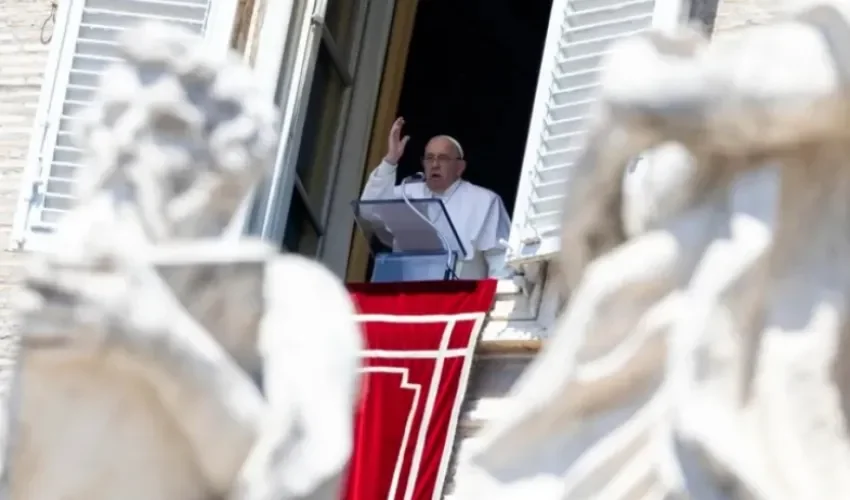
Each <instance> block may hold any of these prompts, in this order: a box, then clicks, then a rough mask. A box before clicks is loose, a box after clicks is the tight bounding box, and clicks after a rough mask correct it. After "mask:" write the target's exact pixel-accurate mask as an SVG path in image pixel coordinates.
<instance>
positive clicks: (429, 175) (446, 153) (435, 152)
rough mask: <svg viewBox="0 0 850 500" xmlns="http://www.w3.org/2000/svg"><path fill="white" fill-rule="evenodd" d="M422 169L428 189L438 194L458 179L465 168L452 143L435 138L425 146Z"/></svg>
mask: <svg viewBox="0 0 850 500" xmlns="http://www.w3.org/2000/svg"><path fill="white" fill-rule="evenodd" d="M422 168H423V170H424V171H425V183H426V184H427V185H428V189H430V190H431V191H432V192H434V193H438V194H439V193H443V192H444V191H445V190H446V189H448V188H449V187H450V186H451V185H452V184H454V182H455V181H456V180H458V179H459V178H460V176H461V174H462V173H463V170H464V169H465V168H466V161H464V160H463V158H460V154H459V151H458V150H457V148H456V147H455V145H454V144H453V143H452V141H450V140H449V139H446V138H445V137H435V138H433V139H431V140H430V141H428V145H427V146H425V154H424V155H423V156H422Z"/></svg>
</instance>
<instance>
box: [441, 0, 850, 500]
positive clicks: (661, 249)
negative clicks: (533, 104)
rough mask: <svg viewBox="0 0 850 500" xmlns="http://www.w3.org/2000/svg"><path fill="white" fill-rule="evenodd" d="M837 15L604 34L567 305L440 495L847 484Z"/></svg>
mask: <svg viewBox="0 0 850 500" xmlns="http://www.w3.org/2000/svg"><path fill="white" fill-rule="evenodd" d="M849 20H850V3H848V2H846V1H839V0H834V1H830V2H827V1H824V2H820V3H819V4H818V5H816V6H814V7H812V8H810V9H806V10H804V11H801V12H800V13H799V14H798V16H797V17H796V18H794V19H789V20H787V21H784V22H778V23H775V24H773V25H769V26H764V27H758V28H750V29H749V30H748V31H746V32H742V34H741V36H739V37H737V38H736V39H735V40H734V41H733V42H727V41H725V40H719V41H717V42H715V43H712V44H708V43H707V41H706V40H704V39H702V38H701V36H700V35H699V34H698V33H695V32H692V31H690V30H687V29H685V28H682V29H680V30H678V31H676V32H673V33H658V32H653V33H648V34H645V35H642V36H638V37H634V38H632V39H629V40H627V41H624V42H621V43H618V44H617V45H616V46H615V47H613V48H612V50H611V53H610V56H609V57H608V58H607V61H606V65H605V69H604V71H603V73H602V76H601V83H602V86H601V93H600V95H599V105H598V107H597V109H596V111H595V114H594V117H593V120H592V129H591V133H590V134H589V139H588V143H587V145H586V148H585V152H584V155H583V157H582V158H581V159H580V161H579V162H578V164H577V176H578V181H577V182H576V183H575V184H574V185H572V186H571V189H572V190H573V192H572V193H571V196H569V197H568V199H570V200H573V201H574V203H573V205H572V206H570V207H568V208H567V209H566V211H565V219H564V237H563V240H562V241H564V242H565V243H567V244H565V246H564V249H563V256H562V258H561V265H562V267H563V269H564V270H565V273H566V279H565V281H566V283H565V284H566V288H568V289H569V290H570V291H571V299H570V303H569V305H568V307H567V310H566V311H565V313H564V314H563V316H562V317H561V318H560V321H559V324H558V326H557V328H556V333H555V335H554V337H553V339H552V340H551V342H550V343H549V344H548V345H547V346H546V349H545V351H544V352H543V353H542V354H541V355H540V356H539V357H538V358H537V359H536V360H535V361H534V363H533V365H532V366H531V367H530V368H529V370H528V371H527V372H526V373H524V374H523V377H522V378H521V379H520V380H519V381H518V383H517V384H516V386H515V387H514V389H513V391H512V395H511V399H510V405H511V406H510V408H511V410H510V411H507V412H506V413H505V414H504V415H503V416H502V417H501V418H499V419H498V420H497V421H495V422H493V423H492V424H490V425H488V426H487V427H486V428H485V429H484V430H483V431H482V435H481V437H480V439H479V440H477V441H476V444H475V445H474V447H472V449H471V450H470V452H469V454H468V455H466V456H465V457H464V459H463V460H462V462H461V464H460V466H459V470H458V488H457V493H456V495H457V497H458V498H462V499H464V500H471V499H474V498H488V499H502V498H504V499H508V498H510V499H514V498H535V499H541V500H547V499H551V500H555V499H558V500H563V499H570V500H575V499H585V498H599V499H606V500H609V499H610V500H615V499H622V500H626V499H628V500H632V499H650V498H658V499H661V498H693V499H765V500H766V499H770V500H781V499H788V500H791V499H801V498H835V499H839V498H848V497H850V475H848V474H847V473H846V471H847V470H850V439H848V437H850V436H848V429H847V425H848V424H847V418H848V412H850V403H848V401H850V367H848V366H850V365H848V360H847V353H848V352H850V350H849V349H850V348H848V347H847V346H848V345H850V342H848V338H847V332H848V330H850V328H848V325H850V311H849V310H848V304H850V271H848V269H850V268H849V267H848V262H850V169H848V168H847V167H846V164H847V162H848V160H850V127H848V126H847V125H848V123H850V119H848V117H850V101H849V100H848V98H847V92H846V89H847V87H848V85H850V79H848V75H850V71H848V68H850V55H848V53H847V52H846V43H843V41H844V40H846V37H847V35H848V34H850V29H848V26H850V24H848V23H849V22H850V21H849ZM647 150H651V151H650V152H649V153H648V154H647V156H648V162H649V164H648V166H647V167H646V168H649V169H652V170H653V172H652V173H651V175H650V178H649V180H648V182H647V184H646V185H645V186H643V187H642V188H639V189H637V190H636V191H634V192H629V191H628V190H626V191H625V192H624V191H623V182H622V178H623V173H624V171H625V170H626V167H627V165H628V164H629V159H630V158H632V157H634V156H636V155H638V154H640V153H644V152H646V151H647ZM624 206H625V210H626V212H627V213H626V214H625V215H624V214H623V213H622V210H623V208H624ZM639 209H640V210H639Z"/></svg>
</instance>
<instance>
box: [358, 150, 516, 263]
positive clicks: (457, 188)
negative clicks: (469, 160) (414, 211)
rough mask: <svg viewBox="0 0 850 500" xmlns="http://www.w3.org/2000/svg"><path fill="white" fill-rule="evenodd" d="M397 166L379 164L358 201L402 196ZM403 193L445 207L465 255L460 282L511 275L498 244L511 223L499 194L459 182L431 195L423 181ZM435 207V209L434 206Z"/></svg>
mask: <svg viewBox="0 0 850 500" xmlns="http://www.w3.org/2000/svg"><path fill="white" fill-rule="evenodd" d="M395 181H396V166H395V165H391V164H389V163H387V162H385V161H384V162H381V164H380V165H378V168H376V169H375V170H374V171H373V172H372V174H371V175H370V176H369V180H368V181H366V187H364V188H363V195H362V196H361V197H360V199H361V200H389V199H397V198H399V199H400V198H401V197H402V193H401V189H402V186H396V185H395ZM404 190H405V191H404V194H405V195H407V197H408V198H409V199H415V198H419V199H421V198H439V199H441V200H442V201H443V205H445V207H446V212H448V214H449V218H451V221H452V224H453V225H454V227H455V230H456V231H457V234H458V237H459V238H460V241H461V243H462V244H463V247H464V251H465V252H466V259H465V260H464V262H463V263H462V265H461V266H460V273H459V277H460V278H462V279H482V278H487V277H490V278H503V277H509V276H510V275H511V272H510V271H509V269H508V268H507V267H506V266H505V250H506V249H505V247H504V246H503V245H502V243H501V242H500V241H501V240H507V239H508V233H509V232H510V230H511V220H510V217H509V216H508V211H507V210H505V204H504V203H502V199H501V198H499V195H497V194H496V193H494V192H493V191H490V190H489V189H486V188H483V187H481V186H476V185H475V184H472V183H469V182H466V181H465V180H463V179H459V180H458V181H456V182H455V183H454V184H452V185H451V186H450V187H449V188H448V189H447V190H446V192H444V193H442V194H437V193H433V192H431V190H430V189H428V186H427V185H426V184H425V183H424V182H417V183H408V184H406V185H405V186H404ZM434 208H436V207H434ZM434 212H437V213H429V214H428V216H429V219H430V220H431V223H432V224H434V226H436V227H437V229H438V230H439V231H440V232H441V233H442V234H443V236H445V237H446V238H447V239H448V240H450V241H451V240H453V239H454V235H453V234H452V230H451V227H450V226H449V223H448V221H447V220H445V219H446V218H445V217H443V216H442V214H441V213H439V211H438V210H434Z"/></svg>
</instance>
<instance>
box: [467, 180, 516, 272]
mask: <svg viewBox="0 0 850 500" xmlns="http://www.w3.org/2000/svg"><path fill="white" fill-rule="evenodd" d="M510 231H511V219H510V216H508V211H507V210H506V209H505V204H504V203H502V199H501V198H499V196H498V195H496V196H494V197H493V200H492V202H491V203H490V207H489V208H488V210H487V215H486V216H485V218H484V224H482V226H481V231H480V232H479V233H478V237H477V238H476V239H475V249H476V250H479V251H481V252H482V253H483V254H484V259H485V260H486V261H487V275H488V276H489V277H491V278H506V277H509V276H510V275H511V274H513V273H512V271H511V270H510V269H508V268H506V267H505V253H506V251H507V250H506V248H505V247H504V246H503V245H502V240H507V239H508V237H509V234H510Z"/></svg>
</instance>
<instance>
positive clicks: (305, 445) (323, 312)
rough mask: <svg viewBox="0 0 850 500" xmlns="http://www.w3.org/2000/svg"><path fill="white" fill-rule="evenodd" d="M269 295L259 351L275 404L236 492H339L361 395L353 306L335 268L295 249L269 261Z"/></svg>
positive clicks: (295, 495)
mask: <svg viewBox="0 0 850 500" xmlns="http://www.w3.org/2000/svg"><path fill="white" fill-rule="evenodd" d="M265 296H266V311H267V313H266V316H265V317H264V318H263V322H262V325H261V330H260V350H261V353H262V356H263V379H264V388H265V394H266V397H267V400H268V404H269V409H268V411H267V412H266V414H265V419H264V422H263V424H262V430H261V433H260V436H259V438H258V439H257V444H256V446H255V448H254V449H253V450H252V453H251V456H250V457H249V459H248V461H247V462H246V464H245V467H244V469H243V474H242V477H241V478H240V483H239V486H238V491H237V492H236V494H235V495H234V497H233V498H238V499H239V500H273V499H278V498H287V499H292V500H296V499H304V500H306V499H310V498H318V496H316V495H319V494H320V493H321V495H322V496H321V498H336V497H338V496H339V490H340V488H341V486H342V485H341V484H340V483H341V481H342V479H343V474H344V472H345V467H346V465H347V463H348V460H349V458H350V455H351V451H352V448H353V437H352V431H353V420H354V410H355V406H356V404H357V399H358V394H359V390H358V389H359V375H358V371H359V367H360V360H359V355H360V350H361V349H362V346H363V340H362V336H361V332H360V329H359V327H358V325H357V323H356V321H355V319H354V317H355V313H356V310H355V307H354V305H353V303H352V301H351V298H350V295H349V294H348V292H347V290H346V289H345V288H344V287H343V285H342V283H340V281H339V280H338V279H337V278H336V277H335V276H334V275H333V274H331V272H330V271H328V270H327V269H325V268H324V267H322V266H321V265H320V264H319V263H317V262H314V261H311V260H308V259H305V258H303V257H300V256H296V255H284V256H281V257H279V258H278V259H277V260H276V261H275V262H274V263H273V264H272V265H270V267H269V269H268V274H267V277H266V288H265ZM325 495H326V496H325Z"/></svg>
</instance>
